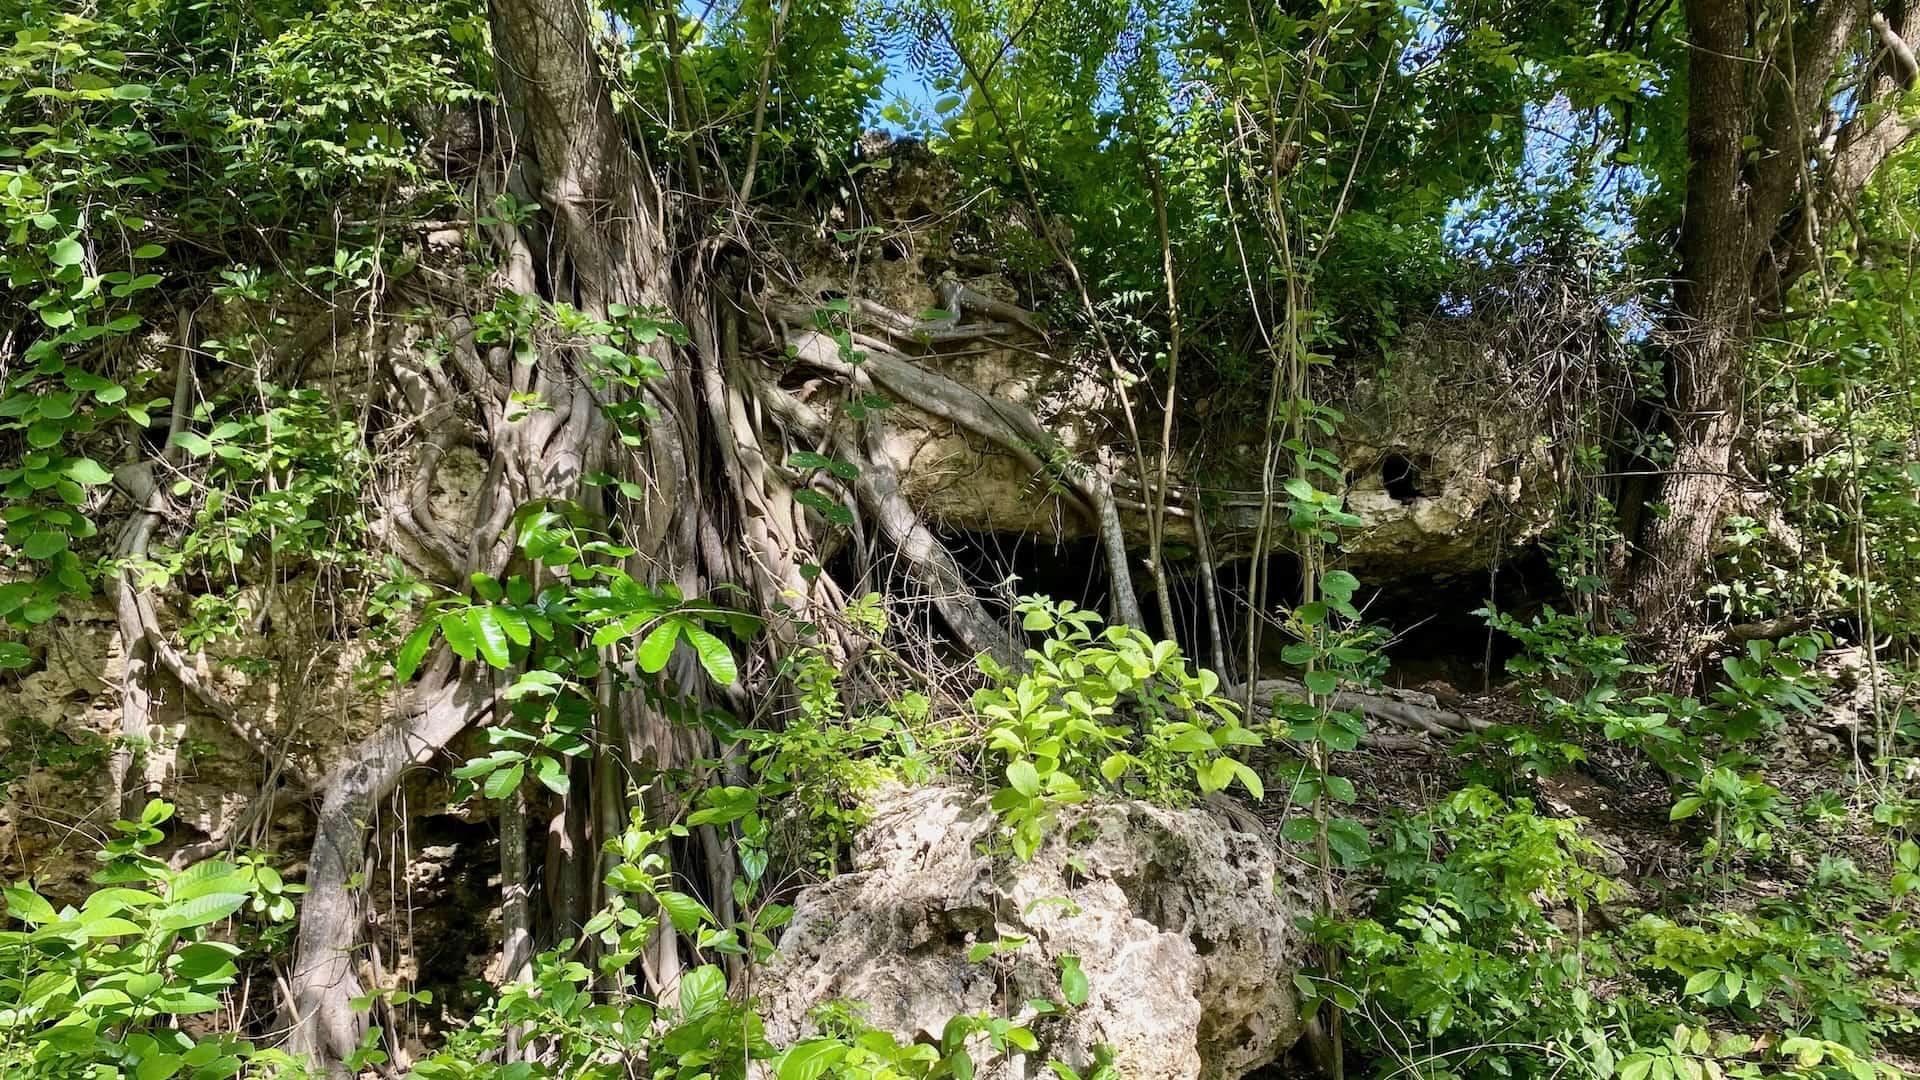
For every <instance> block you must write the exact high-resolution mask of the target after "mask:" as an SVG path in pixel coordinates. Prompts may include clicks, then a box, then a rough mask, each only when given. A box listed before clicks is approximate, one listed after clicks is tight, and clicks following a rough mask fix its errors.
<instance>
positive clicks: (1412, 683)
mask: <svg viewBox="0 0 1920 1080" xmlns="http://www.w3.org/2000/svg"><path fill="white" fill-rule="evenodd" d="M1387 464H1388V465H1389V466H1391V465H1392V462H1391V461H1389V462H1388V463H1387ZM1407 465H1408V466H1409V467H1410V468H1412V469H1413V470H1414V475H1415V476H1417V471H1418V463H1417V462H1411V461H1409V462H1407ZM1385 475H1386V476H1388V477H1393V476H1396V475H1399V474H1395V473H1393V472H1391V471H1388V472H1387V473H1385ZM1404 479H1407V480H1409V481H1411V480H1412V479H1413V477H1404ZM1395 482H1396V483H1398V482H1400V481H1398V480H1396V481H1395ZM941 540H942V541H943V542H944V543H946V544H947V545H948V547H949V549H950V550H952V552H953V554H954V557H955V558H956V559H957V560H959V562H960V564H961V565H962V566H963V567H966V568H967V571H968V573H969V574H970V575H971V577H972V581H973V584H974V586H975V588H976V589H977V590H978V591H979V593H980V595H981V596H982V597H984V598H986V600H987V603H988V606H989V608H990V610H993V611H995V612H996V613H1005V612H1006V611H1008V610H1009V609H1010V608H1011V605H1012V603H1013V602H1014V600H1015V599H1016V598H1018V597H1020V596H1027V595H1033V594H1039V595H1043V596H1049V597H1052V598H1053V599H1055V600H1071V601H1073V602H1074V603H1075V604H1078V605H1079V606H1081V607H1083V608H1089V609H1091V610H1094V611H1097V612H1099V613H1100V614H1101V616H1102V617H1107V616H1108V615H1109V612H1108V605H1109V603H1110V602H1111V594H1112V582H1111V580H1110V579H1109V577H1108V574H1107V563H1106V556H1105V554H1104V552H1103V551H1102V550H1101V547H1100V542H1099V541H1098V540H1097V539H1094V538H1091V537H1089V538H1077V539H1066V540H1051V539H1043V538H1039V537H1035V536H1031V535H1024V534H1019V533H996V532H959V531H956V532H950V533H945V534H943V535H942V536H941ZM1137 554H1138V553H1136V555H1137ZM1168 556H1169V559H1168V580H1167V591H1168V594H1169V596H1170V598H1171V600H1172V607H1173V612H1172V614H1173V624H1174V627H1175V628H1176V630H1177V632H1178V633H1179V635H1180V641H1181V644H1182V646H1183V647H1184V648H1185V651H1186V653H1187V655H1188V657H1189V658H1191V659H1192V661H1193V662H1194V663H1195V664H1196V665H1198V666H1204V667H1213V666H1215V665H1214V663H1213V656H1214V645H1213V641H1212V636H1213V635H1212V630H1211V625H1210V621H1209V619H1208V616H1207V610H1206V604H1205V600H1204V596H1203V592H1202V588H1201V581H1200V572H1199V562H1198V560H1197V559H1195V558H1194V557H1193V552H1192V551H1191V550H1190V549H1185V548H1182V547H1180V546H1178V545H1170V546H1169V548H1168ZM1130 563H1131V565H1132V566H1133V569H1134V586H1135V590H1136V591H1137V593H1138V594H1139V599H1140V607H1141V614H1142V616H1143V618H1144V619H1145V622H1146V629H1147V630H1148V632H1149V633H1151V634H1153V635H1154V636H1155V637H1158V636H1160V634H1161V626H1162V620H1161V617H1160V611H1159V605H1158V601H1157V599H1156V598H1155V596H1154V591H1153V585H1152V579H1151V577H1150V576H1149V575H1148V574H1147V573H1146V569H1145V567H1144V566H1143V565H1141V560H1140V559H1138V558H1137V557H1136V558H1133V559H1131V560H1130ZM1252 568H1253V561H1252V560H1251V559H1237V560H1234V561H1231V562H1228V563H1225V564H1223V565H1221V566H1219V567H1217V568H1216V588H1217V593H1218V598H1219V603H1220V605H1221V608H1222V613H1221V617H1222V619H1223V620H1224V623H1225V631H1226V633H1225V639H1226V640H1225V642H1224V643H1223V645H1224V648H1223V651H1224V653H1225V659H1226V664H1225V667H1226V669H1227V670H1226V671H1222V672H1220V674H1221V676H1222V677H1223V678H1225V679H1226V680H1227V681H1228V682H1237V681H1239V680H1240V679H1242V678H1244V670H1245V667H1246V648H1247V644H1246V638H1247V626H1246V611H1247V605H1248V604H1249V603H1250V602H1252V600H1253V596H1252V595H1251V589H1252V588H1253V587H1254V584H1255V583H1254V581H1253V574H1252ZM1300 571H1301V562H1300V559H1299V558H1298V557H1297V556H1295V555H1294V554H1293V553H1291V552H1287V551H1278V552H1274V553H1272V554H1270V555H1268V556H1266V557H1265V559H1264V560H1263V562H1262V564H1261V574H1262V577H1263V578H1264V579H1265V581H1266V583H1267V584H1266V588H1265V590H1264V591H1265V594H1266V608H1267V610H1269V611H1272V610H1275V609H1277V608H1280V607H1284V606H1287V605H1291V604H1295V603H1298V602H1299V599H1300V585H1301V581H1300ZM1356 574H1357V576H1358V577H1359V578H1360V581H1361V587H1360V591H1359V593H1358V594H1357V595H1356V596H1355V603H1356V605H1358V606H1359V607H1360V609H1361V610H1362V611H1363V612H1364V613H1365V615H1366V618H1367V621H1368V622H1370V623H1374V624H1377V625H1379V626H1383V627H1385V628H1386V629H1387V630H1388V631H1390V633H1391V635H1392V636H1391V638H1390V639H1389V641H1388V643H1387V645H1386V647H1385V650H1384V651H1385V654H1386V658H1387V662H1388V671H1387V674H1386V681H1387V682H1388V683H1389V684H1390V685H1394V686H1402V687H1417V686H1421V685H1423V684H1426V683H1429V682H1433V681H1436V680H1437V681H1439V682H1444V683H1446V684H1448V685H1449V686H1451V687H1453V688H1455V689H1457V690H1459V691H1461V692H1462V693H1479V692H1481V691H1482V690H1484V689H1486V688H1488V687H1490V686H1492V685H1494V684H1497V683H1499V682H1500V681H1502V679H1503V678H1504V676H1505V673H1506V662H1507V660H1508V659H1509V658H1511V657H1512V656H1513V655H1514V654H1515V653H1516V652H1517V646H1516V644H1515V643H1514V642H1513V641H1512V640H1511V639H1510V638H1507V637H1506V636H1504V635H1501V634H1497V633H1493V632H1492V631H1490V630H1489V628H1488V627H1487V623H1486V619H1485V618H1484V617H1482V616H1480V615H1477V614H1475V612H1476V611H1479V610H1480V609H1481V608H1483V607H1485V606H1486V605H1487V604H1488V603H1489V601H1491V602H1492V603H1493V605H1494V606H1495V607H1497V608H1499V609H1500V610H1502V611H1506V612H1511V613H1516V614H1518V615H1520V616H1521V617H1523V618H1524V617H1526V616H1528V615H1530V614H1532V613H1534V612H1537V611H1539V610H1540V608H1541V607H1542V606H1543V605H1545V604H1548V603H1552V602H1556V601H1561V600H1563V598H1564V593H1563V590H1562V589H1561V587H1560V584H1559V582H1558V580H1557V579H1556V577H1555V576H1554V574H1553V569H1552V567H1551V566H1550V565H1548V563H1547V559H1546V556H1545V554H1544V553H1542V552H1541V551H1539V550H1538V549H1534V548H1529V549H1527V550H1525V551H1523V552H1521V553H1520V554H1519V555H1517V556H1515V557H1514V558H1512V559H1510V560H1508V561H1507V562H1505V563H1502V564H1500V565H1498V566H1497V567H1495V568H1493V569H1490V570H1486V571H1479V572H1474V573H1465V574H1411V575H1407V576H1403V577H1397V578H1383V576H1382V574H1381V573H1380V570H1379V568H1361V569H1359V570H1358V571H1356ZM890 584H892V583H890ZM909 587H910V586H909ZM1290 640H1291V639H1290V638H1289V637H1288V636H1287V635H1286V633H1285V632H1284V631H1282V630H1281V629H1280V628H1279V627H1278V626H1277V625H1274V624H1272V623H1269V624H1268V625H1267V626H1266V627H1265V628H1264V629H1263V630H1262V632H1261V635H1260V648H1259V656H1258V658H1257V662H1258V665H1259V668H1260V673H1261V674H1262V675H1266V676H1274V675H1280V674H1284V673H1286V672H1287V671H1288V670H1289V668H1288V666H1287V664H1286V663H1285V662H1284V661H1283V660H1282V658H1281V651H1282V650H1283V649H1285V648H1286V646H1287V645H1288V643H1289V642H1290Z"/></svg>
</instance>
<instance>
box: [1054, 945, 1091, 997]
mask: <svg viewBox="0 0 1920 1080" xmlns="http://www.w3.org/2000/svg"><path fill="white" fill-rule="evenodd" d="M1089 989H1090V988H1089V987H1088V985H1087V973H1086V972H1084V971H1082V970H1080V958H1079V957H1078V956H1076V955H1074V954H1073V953H1061V954H1060V994H1061V996H1063V997H1065V998H1066V999H1067V1004H1069V1005H1072V1006H1074V1007H1075V1008H1078V1007H1080V1006H1082V1005H1085V1004H1086V1003H1087V993H1088V990H1089Z"/></svg>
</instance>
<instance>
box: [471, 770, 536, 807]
mask: <svg viewBox="0 0 1920 1080" xmlns="http://www.w3.org/2000/svg"><path fill="white" fill-rule="evenodd" d="M526 775H527V767H526V766H525V765H513V766H510V767H508V768H505V769H495V770H494V771H493V772H490V773H488V774H487V782H486V783H485V784H484V785H482V787H481V790H482V791H484V792H485V793H486V796H487V798H489V799H504V798H506V797H507V796H509V795H511V794H513V793H514V792H515V791H517V790H519V788H520V781H521V780H522V779H523V778H525V776H526Z"/></svg>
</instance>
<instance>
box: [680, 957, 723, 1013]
mask: <svg viewBox="0 0 1920 1080" xmlns="http://www.w3.org/2000/svg"><path fill="white" fill-rule="evenodd" d="M726 998H727V974H726V972H724V971H721V970H720V969H719V968H717V967H715V966H714V965H712V964H702V965H700V966H699V967H697V968H694V969H693V970H692V971H689V972H687V973H685V974H683V975H681V976H680V1014H681V1016H682V1018H683V1019H687V1020H694V1019H698V1018H699V1017H702V1016H705V1015H707V1014H708V1013H710V1012H712V1011H713V1010H714V1009H716V1008H718V1007H719V1005H720V1003H721V1002H722V1001H725V1000H726Z"/></svg>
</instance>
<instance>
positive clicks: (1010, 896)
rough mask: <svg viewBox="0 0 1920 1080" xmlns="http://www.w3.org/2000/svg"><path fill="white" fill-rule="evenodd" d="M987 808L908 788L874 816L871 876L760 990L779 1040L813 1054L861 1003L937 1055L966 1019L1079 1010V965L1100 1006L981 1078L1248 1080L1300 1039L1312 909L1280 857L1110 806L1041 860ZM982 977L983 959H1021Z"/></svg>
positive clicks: (836, 887)
mask: <svg viewBox="0 0 1920 1080" xmlns="http://www.w3.org/2000/svg"><path fill="white" fill-rule="evenodd" d="M996 827H997V823H996V821H995V819H994V816H993V813H992V811H991V810H990V809H988V807H987V804H986V799H985V798H984V797H982V796H978V795H975V794H973V793H969V792H963V791H958V790H955V789H951V788H938V787H936V788H919V789H913V790H903V789H894V790H890V791H888V792H886V793H884V794H883V795H882V796H881V797H880V798H879V799H878V800H877V803H876V806H875V810H874V814H873V818H872V821H871V822H870V824H869V825H868V826H867V827H866V829H865V830H864V831H863V833H862V834H861V836H860V838H859V840H858V841H857V844H856V849H855V853H854V866H855V869H854V870H853V871H852V872H850V873H846V874H843V875H841V876H840V877H838V878H835V879H834V880H832V881H829V882H827V883H825V884H822V885H819V886H816V887H814V888H812V889H810V890H808V891H807V892H805V893H804V894H803V895H802V897H801V899H800V901H799V903H798V904H797V906H796V910H795V914H794V918H793V922H792V924H791V925H790V927H789V928H788V930H787V932H786V935H785V937H784V939H783V940H782V941H781V943H780V956H779V957H778V958H777V959H776V960H775V961H774V963H773V965H772V966H771V967H770V968H769V970H768V971H767V972H766V973H765V974H764V975H763V977H762V980H761V983H760V987H759V993H760V998H761V1001H762V1006H763V1009H764V1010H765V1014H766V1017H767V1029H768V1034H769V1035H770V1036H771V1037H772V1038H773V1039H774V1040H775V1042H777V1043H778V1042H786V1041H790V1040H793V1039H796V1038H800V1037H804V1036H805V1035H806V1034H808V1033H810V1032H811V1031H812V1030H813V1029H812V1024H811V1020H810V1017H809V1013H810V1011H811V1010H812V1009H813V1008H815V1007H816V1006H819V1005H821V1004H823V1003H826V1002H829V1001H843V1002H862V1003H866V1004H867V1005H868V1006H869V1008H868V1011H867V1013H866V1016H867V1019H868V1020H869V1021H870V1022H871V1023H873V1024H874V1025H875V1026H877V1027H881V1028H885V1029H887V1030H890V1031H892V1032H893V1033H894V1034H895V1035H897V1036H899V1037H900V1038H901V1039H902V1040H903V1041H908V1040H913V1039H932V1040H937V1039H938V1038H939V1036H940V1034H941V1032H942V1030H943V1029H944V1027H945V1026H946V1022H947V1019H948V1018H949V1017H951V1016H954V1015H956V1014H978V1013H982V1012H985V1013H988V1014H991V1015H995V1016H1005V1017H1011V1018H1015V1019H1026V1018H1031V1017H1032V1016H1033V1011H1032V1010H1031V1009H1030V1008H1029V1006H1028V1005H1027V1002H1029V1001H1030V1000H1032V999H1042V1000H1051V1001H1056V1002H1058V1001H1062V1000H1063V995H1062V993H1061V989H1060V975H1061V957H1063V956H1067V955H1072V956H1076V957H1078V959H1079V963H1080V967H1081V969H1082V970H1083V971H1084V972H1085V973H1086V976H1087V980H1088V985H1089V988H1090V990H1089V994H1088V997H1087V1000H1086V1003H1085V1004H1084V1005H1082V1006H1080V1007H1079V1008H1077V1009H1069V1010H1067V1011H1066V1013H1065V1014H1064V1015H1056V1016H1043V1017H1039V1018H1038V1019H1033V1020H1032V1024H1031V1027H1032V1031H1033V1033H1034V1035H1035V1036H1036V1037H1037V1038H1038V1040H1039V1042H1040V1046H1039V1049H1038V1050H1037V1051H1035V1052H1034V1053H1032V1054H1029V1055H1026V1056H1025V1057H1024V1058H1023V1057H1019V1056H1015V1057H1013V1058H1011V1059H997V1060H992V1061H989V1060H988V1058H989V1057H991V1056H992V1055H991V1052H990V1051H984V1049H983V1050H982V1052H976V1053H975V1054H974V1060H975V1063H976V1065H977V1066H978V1067H979V1068H980V1070H981V1075H983V1076H991V1077H1001V1078H1009V1080H1010V1078H1014V1077H1034V1076H1041V1075H1051V1074H1050V1073H1048V1072H1047V1071H1046V1063H1047V1061H1048V1060H1049V1059H1050V1058H1057V1059H1059V1060H1061V1061H1063V1062H1065V1063H1067V1064H1069V1065H1072V1066H1074V1067H1075V1068H1076V1069H1082V1068H1084V1067H1085V1066H1086V1065H1087V1064H1088V1063H1089V1062H1090V1061H1091V1060H1092V1056H1093V1049H1094V1048H1095V1047H1096V1046H1102V1045H1104V1046H1107V1047H1110V1048H1111V1049H1112V1051H1113V1053H1114V1058H1115V1062H1114V1064H1115V1067H1116V1068H1117V1069H1118V1070H1119V1073H1120V1075H1122V1076H1125V1077H1128V1078H1129V1080H1199V1078H1202V1077H1205V1078H1216V1077H1227V1078H1231V1077H1238V1076H1241V1075H1244V1074H1245V1073H1247V1072H1248V1071H1250V1070H1252V1069H1255V1068H1258V1067H1259V1066H1261V1065H1263V1064H1265V1063H1267V1062H1269V1061H1272V1060H1273V1059H1274V1058H1275V1057H1276V1056H1277V1055H1279V1054H1280V1053H1282V1052H1283V1051H1285V1050H1286V1049H1287V1048H1288V1047H1290V1046H1291V1045H1292V1044H1293V1042H1294V1041H1295V1040H1296V1039H1297V1038H1298V1037H1299V1035H1300V1032H1301V1028H1302V1021H1301V1018H1300V1015H1299V1008H1298V1002H1297V1000H1296V998H1295V993H1294V987H1293V978H1292V977H1293V974H1294V972H1295V971H1296V970H1298V968H1299V966H1300V963H1301V960H1302V955H1303V953H1304V950H1305V948H1306V943H1305V941H1304V940H1303V936H1302V934H1301V933H1300V931H1299V930H1298V929H1297V928H1296V926H1295V918H1296V917H1297V916H1298V915H1300V914H1302V913H1304V912H1305V911H1306V910H1307V909H1308V901H1307V900H1306V898H1305V896H1304V894H1303V893H1302V892H1301V891H1299V890H1298V889H1297V887H1296V886H1294V885H1293V884H1291V883H1290V882H1288V881H1287V880H1285V879H1284V878H1283V877H1282V876H1281V875H1282V871H1281V870H1280V869H1279V860H1278V854H1277V852H1276V851H1275V849H1274V847H1273V846H1272V844H1271V843H1270V842H1269V841H1268V840H1266V839H1264V838H1262V837H1260V836H1255V835H1253V834H1250V833H1245V832H1236V831H1234V830H1233V829H1231V828H1229V827H1228V826H1226V825H1223V824H1222V823H1221V821H1220V820H1219V819H1217V818H1216V817H1215V816H1213V815H1212V814H1210V813H1209V812H1207V811H1205V810H1198V809H1195V810H1184V811H1175V810H1166V809H1161V808H1158V807H1153V806H1149V805H1146V804H1143V803H1137V802H1109V803H1099V804H1093V805H1089V806H1085V807H1080V808H1076V810H1075V811H1074V812H1071V813H1069V814H1067V815H1063V819H1062V820H1061V822H1060V823H1059V826H1058V828H1057V829H1055V830H1054V831H1053V833H1052V834H1051V835H1050V836H1049V837H1048V839H1047V841H1046V842H1045V843H1044V844H1043V845H1042V847H1041V848H1040V850H1039V851H1038V852H1037V853H1036V854H1035V856H1034V858H1033V861H1032V862H1030V863H1021V862H1019V861H1018V860H1017V859H1016V858H1015V857H1014V856H1012V855H1011V854H1010V853H1008V852H1007V850H1006V846H1005V844H1004V843H1000V844H998V845H996V846H997V850H996V852H995V854H994V855H993V856H991V857H989V856H988V855H985V854H983V853H982V849H983V848H984V847H985V846H986V845H987V842H988V841H989V840H990V839H993V838H994V837H995V834H996ZM1017 938H1024V939H1025V943H1024V944H1021V945H1019V946H1018V947H1009V948H1006V949H1005V951H1003V952H1000V953H999V954H998V955H995V956H993V957H990V958H988V959H986V960H984V961H981V962H977V963H976V962H969V960H968V959H967V953H968V950H969V949H970V948H971V947H972V946H974V945H976V944H978V943H982V942H1001V943H1004V944H1005V945H1008V946H1011V945H1012V943H1013V942H1014V941H1015V940H1016V939H1017Z"/></svg>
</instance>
